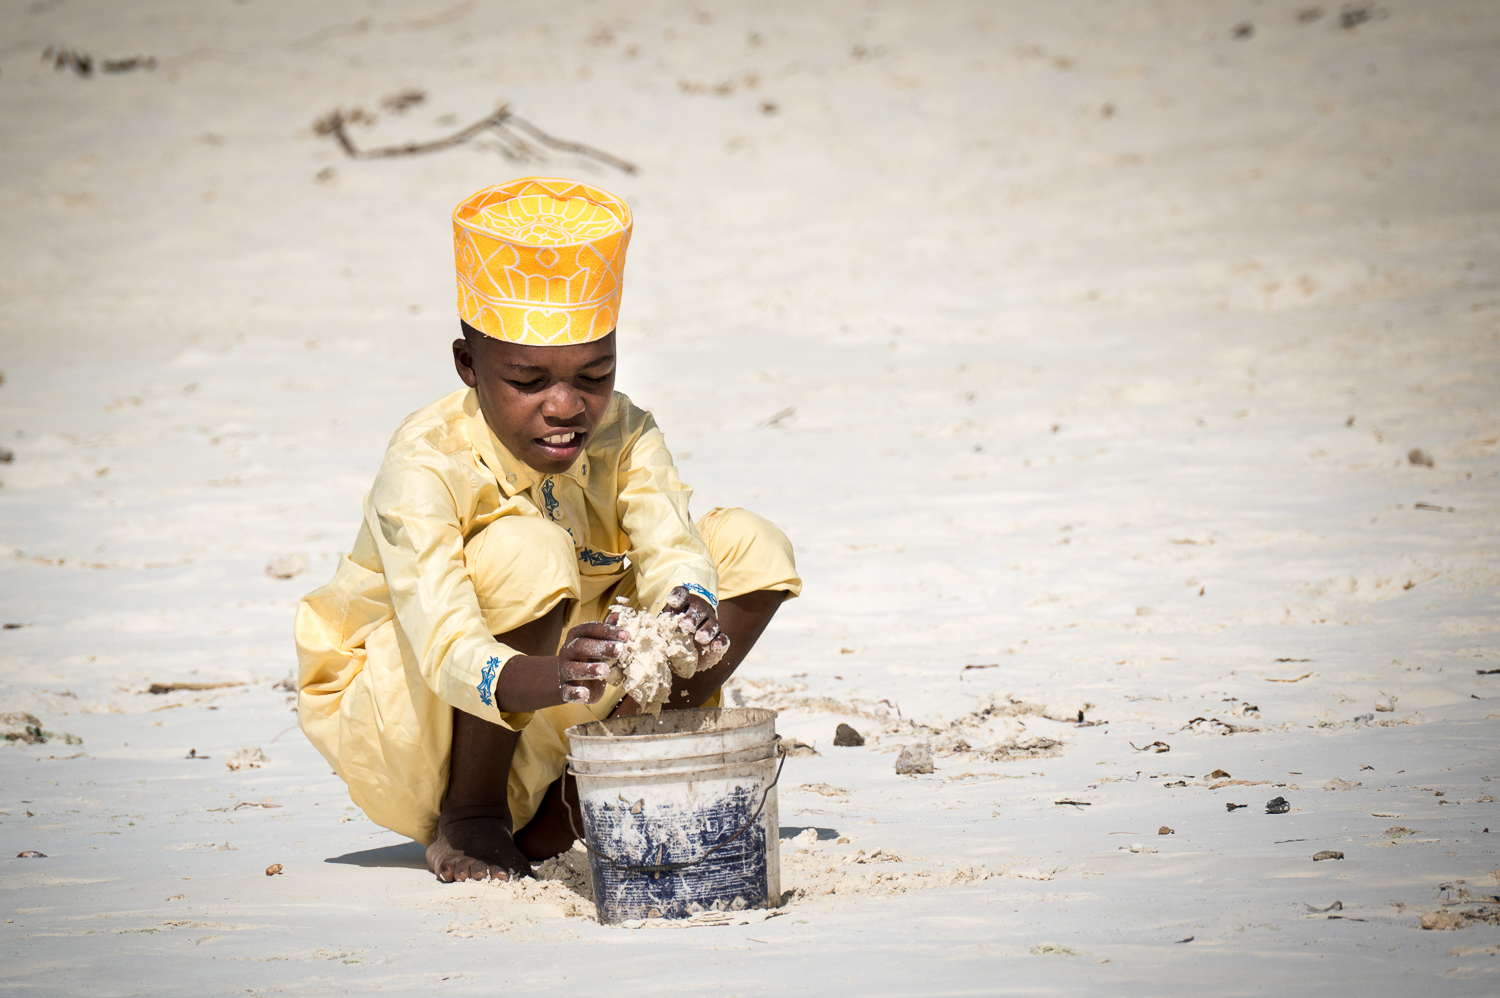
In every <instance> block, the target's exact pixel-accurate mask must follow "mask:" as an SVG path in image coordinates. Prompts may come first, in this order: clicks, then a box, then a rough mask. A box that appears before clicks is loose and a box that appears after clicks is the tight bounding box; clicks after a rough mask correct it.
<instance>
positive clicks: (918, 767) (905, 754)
mask: <svg viewBox="0 0 1500 998" xmlns="http://www.w3.org/2000/svg"><path fill="white" fill-rule="evenodd" d="M930 772H932V749H930V748H928V747H927V746H926V745H908V746H906V747H905V748H903V749H902V750H901V755H900V756H898V757H897V759H896V775H897V776H905V775H907V774H912V773H930Z"/></svg>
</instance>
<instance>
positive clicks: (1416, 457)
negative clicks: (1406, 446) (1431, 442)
mask: <svg viewBox="0 0 1500 998" xmlns="http://www.w3.org/2000/svg"><path fill="white" fill-rule="evenodd" d="M1406 460H1407V463H1408V464H1414V465H1416V466H1417V467H1419V468H1431V467H1432V466H1433V460H1432V455H1431V454H1429V453H1427V452H1426V451H1425V450H1423V449H1422V448H1420V447H1413V448H1412V449H1411V450H1409V451H1407V453H1406Z"/></svg>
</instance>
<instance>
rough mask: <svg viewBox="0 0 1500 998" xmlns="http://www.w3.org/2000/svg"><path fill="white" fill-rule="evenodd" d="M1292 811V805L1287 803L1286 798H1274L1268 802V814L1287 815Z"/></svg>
mask: <svg viewBox="0 0 1500 998" xmlns="http://www.w3.org/2000/svg"><path fill="white" fill-rule="evenodd" d="M1291 809H1292V805H1291V804H1289V803H1287V799H1286V798H1285V797H1272V798H1271V799H1270V800H1268V801H1266V813H1267V814H1286V813H1287V812H1288V811H1290V810H1291Z"/></svg>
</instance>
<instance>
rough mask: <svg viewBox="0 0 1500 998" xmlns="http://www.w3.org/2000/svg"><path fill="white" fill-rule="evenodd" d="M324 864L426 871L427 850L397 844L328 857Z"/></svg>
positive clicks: (418, 844)
mask: <svg viewBox="0 0 1500 998" xmlns="http://www.w3.org/2000/svg"><path fill="white" fill-rule="evenodd" d="M323 862H325V863H344V864H347V865H349V866H381V867H392V868H398V869H406V870H425V869H427V850H425V849H423V848H422V844H421V843H420V842H412V841H409V840H408V841H406V842H398V843H396V844H395V845H393V846H381V847H380V848H379V849H362V850H360V851H359V852H346V853H344V855H342V856H330V857H328V858H327V859H325V860H323Z"/></svg>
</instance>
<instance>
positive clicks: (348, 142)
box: [313, 105, 637, 174]
mask: <svg viewBox="0 0 1500 998" xmlns="http://www.w3.org/2000/svg"><path fill="white" fill-rule="evenodd" d="M351 120H352V117H351V118H346V117H345V115H344V112H343V111H342V110H338V109H335V110H333V111H330V112H329V113H328V114H325V115H324V116H323V117H321V118H319V119H318V120H317V121H316V122H314V123H313V132H314V133H315V134H318V135H331V136H333V138H334V140H335V141H337V142H338V144H339V146H340V147H341V148H342V149H343V150H344V152H345V154H347V155H348V156H349V158H350V159H390V158H392V157H394V156H418V155H421V154H423V153H429V152H439V151H441V150H443V149H451V148H453V147H454V146H458V145H463V144H464V143H465V142H468V141H469V140H471V139H473V138H475V137H477V136H479V135H481V134H482V133H484V132H486V131H490V130H493V131H494V132H496V133H497V134H498V135H499V136H500V138H501V140H502V141H504V142H506V143H507V144H508V145H509V146H510V147H511V149H514V148H515V147H516V146H518V145H519V146H520V147H521V149H523V150H524V148H525V143H524V142H523V141H522V140H521V139H520V137H519V136H517V135H515V134H513V132H512V130H513V131H519V132H524V133H525V134H526V135H528V136H530V137H531V138H532V139H534V140H536V141H537V142H539V143H541V144H542V145H544V146H546V147H548V148H549V149H555V150H557V151H558V152H566V153H572V154H573V155H575V156H584V157H586V158H588V159H593V160H597V161H598V162H600V163H603V164H604V165H605V166H612V167H614V168H615V169H616V170H619V171H620V172H621V173H628V174H633V173H635V172H636V169H637V167H636V166H635V164H634V163H630V162H627V161H626V160H623V159H620V158H619V157H618V156H614V155H611V154H610V153H607V152H604V151H603V150H602V149H595V148H594V147H593V146H587V145H584V144H583V143H581V142H570V141H568V140H567V139H559V138H557V137H555V136H552V135H548V134H547V133H546V132H544V131H542V130H541V129H540V128H538V127H536V126H535V125H533V124H532V123H531V122H529V121H527V120H525V119H524V118H518V117H516V116H515V115H514V114H513V113H512V112H511V110H510V106H509V105H502V106H501V107H500V109H499V110H497V111H495V112H494V113H493V114H490V115H488V116H486V117H484V118H481V119H479V120H478V121H476V122H474V124H472V125H470V126H468V127H467V128H463V129H460V130H459V131H457V132H454V133H453V134H452V135H448V136H444V137H443V138H440V139H433V140H432V141H431V142H406V143H403V144H402V145H398V146H380V147H378V148H375V149H361V148H359V147H358V146H356V145H355V144H354V140H353V139H351V138H350V137H349V130H348V128H346V127H345V126H346V125H347V124H348V123H349V122H350V121H351ZM511 154H512V155H514V153H511Z"/></svg>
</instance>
